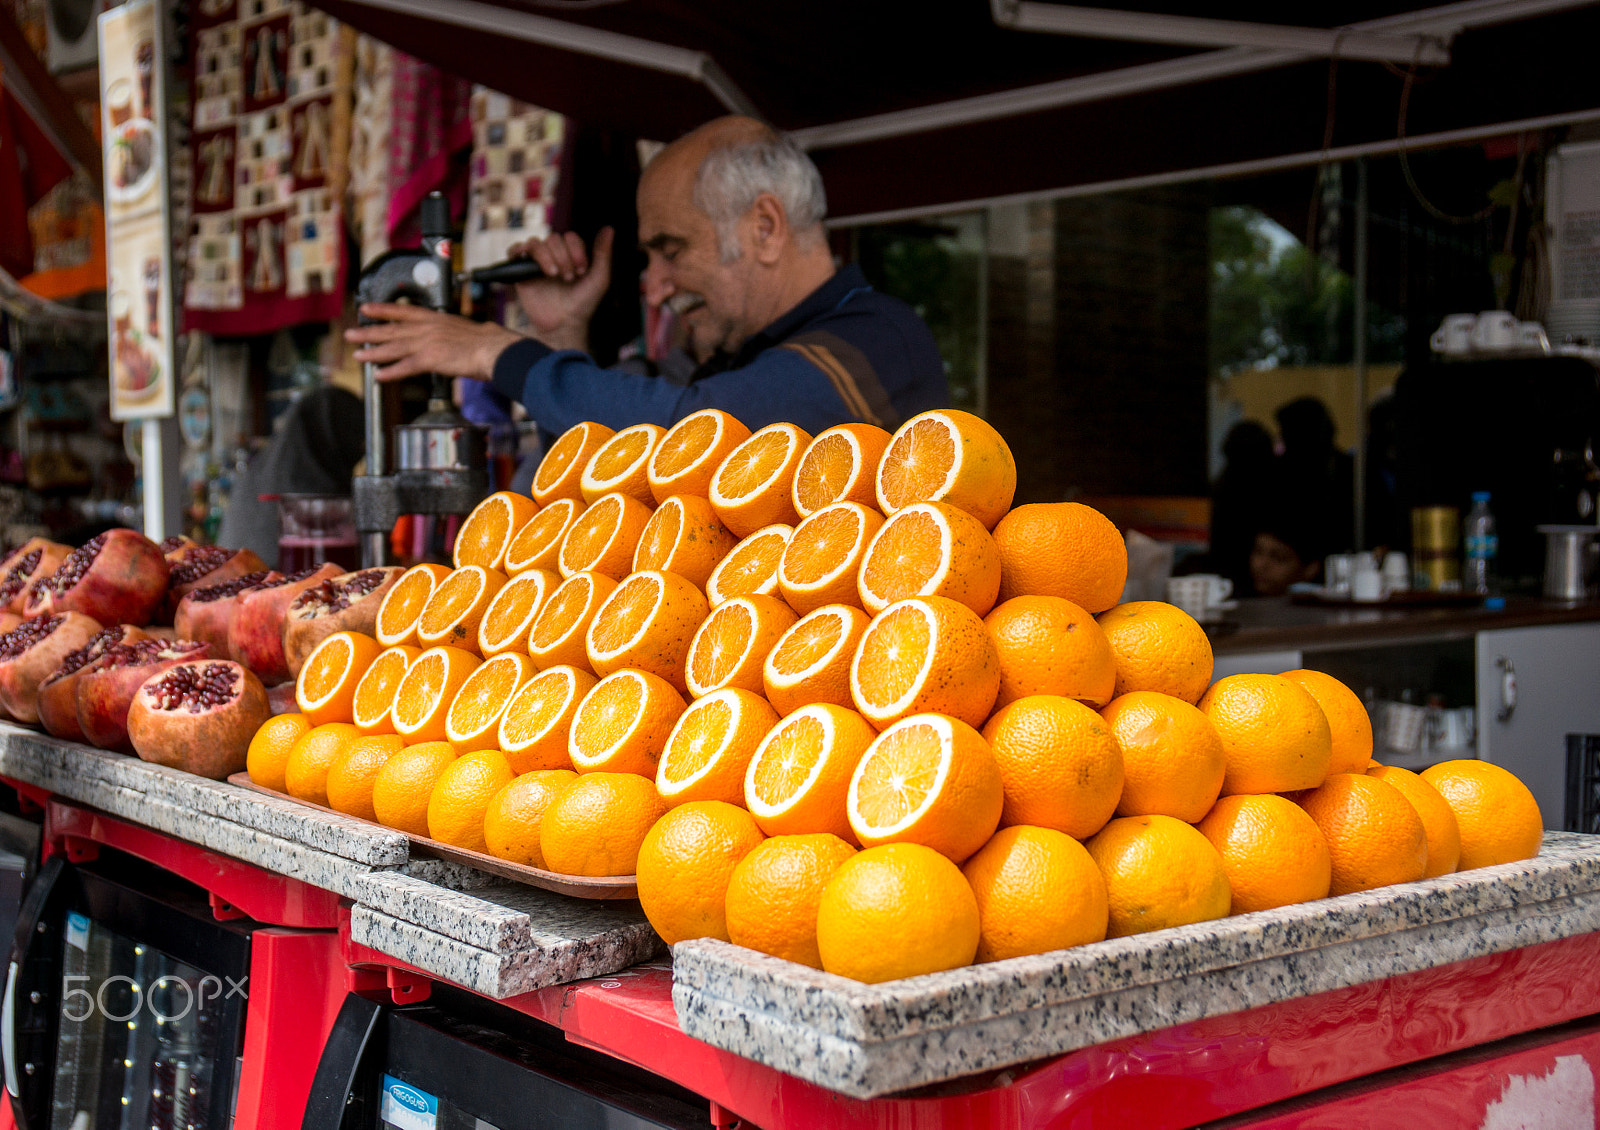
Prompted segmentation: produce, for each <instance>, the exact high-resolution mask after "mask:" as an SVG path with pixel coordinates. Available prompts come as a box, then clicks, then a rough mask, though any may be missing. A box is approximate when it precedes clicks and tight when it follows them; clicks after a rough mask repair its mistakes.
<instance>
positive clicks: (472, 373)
mask: <svg viewBox="0 0 1600 1130" xmlns="http://www.w3.org/2000/svg"><path fill="white" fill-rule="evenodd" d="M361 314H362V316H363V317H366V318H374V319H376V320H377V321H378V324H377V325H374V326H358V327H356V328H355V329H350V330H345V332H344V339H345V340H346V341H349V342H354V343H355V344H357V345H360V346H361V347H362V348H360V349H358V350H356V353H355V359H356V360H357V361H359V362H361V363H362V364H366V363H368V362H373V363H376V364H378V365H380V366H381V368H379V369H378V373H377V376H378V379H379V380H380V381H393V380H399V379H400V378H401V377H410V376H415V375H416V374H418V373H440V374H442V375H444V376H447V377H471V378H473V379H474V380H479V381H486V380H489V379H490V378H491V377H493V376H494V363H495V359H496V358H498V357H499V356H500V354H501V352H502V351H503V350H504V349H505V348H506V346H508V345H510V344H512V343H513V342H517V341H521V340H522V338H521V336H520V335H518V334H515V333H513V332H511V331H510V330H508V329H506V328H505V327H504V326H498V325H495V324H494V323H492V322H474V321H471V320H470V319H467V318H461V317H457V316H456V315H454V314H446V313H443V312H441V311H438V310H429V309H427V308H425V307H422V306H407V305H405V304H403V303H393V302H369V303H367V304H366V305H364V306H362V307H361Z"/></svg>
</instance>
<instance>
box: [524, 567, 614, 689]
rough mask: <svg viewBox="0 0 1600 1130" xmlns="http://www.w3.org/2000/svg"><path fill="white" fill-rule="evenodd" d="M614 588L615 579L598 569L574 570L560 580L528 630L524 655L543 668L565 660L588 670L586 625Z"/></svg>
mask: <svg viewBox="0 0 1600 1130" xmlns="http://www.w3.org/2000/svg"><path fill="white" fill-rule="evenodd" d="M616 589H617V582H616V581H613V580H612V579H611V578H610V577H604V576H601V575H600V574H599V573H574V574H572V576H570V577H568V578H567V579H566V580H565V581H562V582H561V587H560V588H558V589H556V591H555V592H553V593H551V594H550V598H549V599H548V600H546V601H545V602H544V607H543V608H541V609H539V614H538V615H537V616H535V617H534V618H533V627H532V628H531V629H529V631H528V658H529V659H532V660H533V665H534V666H535V667H538V668H540V669H541V670H545V669H548V668H551V667H556V666H559V665H561V664H563V663H566V664H570V665H572V666H573V667H577V668H579V669H580V670H583V671H590V672H591V673H592V668H590V666H589V645H588V642H587V641H588V637H589V625H590V624H591V623H593V622H594V617H595V613H597V612H599V611H600V606H601V605H602V604H604V603H605V602H606V598H607V597H609V596H610V595H611V594H612V593H613V592H615V591H616Z"/></svg>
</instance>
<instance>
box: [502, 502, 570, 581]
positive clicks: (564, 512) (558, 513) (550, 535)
mask: <svg viewBox="0 0 1600 1130" xmlns="http://www.w3.org/2000/svg"><path fill="white" fill-rule="evenodd" d="M582 513H583V502H582V501H581V500H577V499H571V498H558V499H556V500H555V501H554V502H552V503H551V504H550V505H549V506H546V507H545V508H544V509H543V510H541V511H539V513H537V514H535V515H534V516H533V517H532V518H531V519H529V521H528V524H527V525H525V526H523V527H522V530H521V532H519V533H518V534H517V536H516V537H514V538H512V539H511V544H510V545H509V546H507V547H506V567H505V573H506V575H507V576H510V577H515V576H516V575H517V574H518V573H526V572H527V571H528V570H529V569H555V568H556V563H557V561H559V560H560V557H561V539H562V538H564V537H566V536H567V531H568V530H569V529H571V528H572V523H574V522H576V521H577V520H578V515H579V514H582Z"/></svg>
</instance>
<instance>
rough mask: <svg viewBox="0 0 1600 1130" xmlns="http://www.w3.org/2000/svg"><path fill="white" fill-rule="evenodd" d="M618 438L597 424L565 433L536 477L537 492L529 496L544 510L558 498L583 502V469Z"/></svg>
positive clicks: (536, 473)
mask: <svg viewBox="0 0 1600 1130" xmlns="http://www.w3.org/2000/svg"><path fill="white" fill-rule="evenodd" d="M616 434H617V433H616V432H614V431H612V430H611V429H610V428H608V427H606V426H605V425H604V424H597V423H595V422H594V421H593V420H585V421H584V422H583V423H581V424H574V425H572V427H570V428H568V429H567V430H566V431H564V432H562V433H561V438H560V439H558V440H556V441H555V442H554V443H552V444H551V445H550V450H549V451H547V452H545V455H544V458H543V459H541V460H540V461H539V469H538V470H537V471H535V472H534V473H533V489H532V490H531V491H529V492H528V493H529V494H531V495H533V500H534V501H535V502H537V503H538V504H539V505H540V506H549V505H550V504H551V503H552V502H554V501H556V500H557V499H558V498H570V499H573V500H575V501H578V502H582V501H583V489H582V487H581V486H580V483H581V480H582V479H583V469H584V468H585V467H587V466H588V465H589V460H591V459H593V458H594V453H595V452H597V451H599V450H600V449H601V448H602V447H604V446H605V443H606V440H608V439H610V438H611V437H612V436H614V435H616Z"/></svg>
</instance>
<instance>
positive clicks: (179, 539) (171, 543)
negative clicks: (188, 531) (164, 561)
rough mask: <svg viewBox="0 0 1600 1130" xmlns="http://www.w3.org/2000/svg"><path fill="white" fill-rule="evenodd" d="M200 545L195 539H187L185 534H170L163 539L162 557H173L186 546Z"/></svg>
mask: <svg viewBox="0 0 1600 1130" xmlns="http://www.w3.org/2000/svg"><path fill="white" fill-rule="evenodd" d="M198 544H199V543H198V542H196V541H195V540H194V539H193V538H190V537H185V536H184V535H183V534H168V535H167V536H166V537H164V538H162V539H161V556H163V557H171V556H172V555H173V554H174V553H176V552H178V550H180V549H182V548H183V547H184V546H186V545H198Z"/></svg>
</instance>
